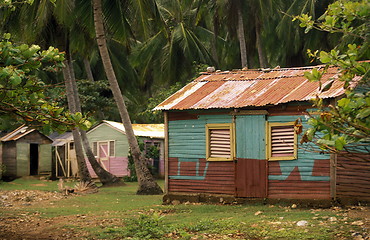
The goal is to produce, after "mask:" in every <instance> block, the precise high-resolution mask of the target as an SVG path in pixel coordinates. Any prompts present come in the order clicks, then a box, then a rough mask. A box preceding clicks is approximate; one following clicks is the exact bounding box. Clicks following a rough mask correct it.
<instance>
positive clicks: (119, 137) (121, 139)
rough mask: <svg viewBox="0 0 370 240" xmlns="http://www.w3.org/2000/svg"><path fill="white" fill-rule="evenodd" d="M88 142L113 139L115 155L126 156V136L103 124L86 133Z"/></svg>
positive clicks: (127, 148) (127, 146) (127, 147)
mask: <svg viewBox="0 0 370 240" xmlns="http://www.w3.org/2000/svg"><path fill="white" fill-rule="evenodd" d="M87 137H88V139H89V143H90V144H92V143H93V142H105V141H112V140H113V141H115V146H116V152H115V156H120V157H127V155H128V150H129V145H128V142H127V137H126V135H124V134H123V133H121V132H119V131H117V130H115V129H113V128H111V127H108V126H107V125H105V124H101V125H100V126H99V127H98V128H96V129H94V131H90V132H88V133H87Z"/></svg>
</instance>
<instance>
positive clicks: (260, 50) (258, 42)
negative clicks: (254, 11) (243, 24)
mask: <svg viewBox="0 0 370 240" xmlns="http://www.w3.org/2000/svg"><path fill="white" fill-rule="evenodd" d="M255 19H256V20H255V24H256V45H257V52H258V59H259V62H260V67H261V68H266V67H267V60H266V55H265V52H264V50H263V45H262V40H261V24H260V22H259V20H258V18H257V16H256V18H255Z"/></svg>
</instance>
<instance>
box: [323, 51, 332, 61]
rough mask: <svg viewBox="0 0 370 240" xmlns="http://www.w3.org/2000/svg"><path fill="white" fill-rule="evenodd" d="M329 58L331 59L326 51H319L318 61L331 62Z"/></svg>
mask: <svg viewBox="0 0 370 240" xmlns="http://www.w3.org/2000/svg"><path fill="white" fill-rule="evenodd" d="M331 60H332V59H331V57H330V55H329V54H328V53H327V52H325V51H321V52H320V61H321V62H322V63H329V62H331Z"/></svg>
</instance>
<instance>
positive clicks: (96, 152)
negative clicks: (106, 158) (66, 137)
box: [92, 142, 98, 156]
mask: <svg viewBox="0 0 370 240" xmlns="http://www.w3.org/2000/svg"><path fill="white" fill-rule="evenodd" d="M92 151H93V153H94V156H98V142H93V147H92Z"/></svg>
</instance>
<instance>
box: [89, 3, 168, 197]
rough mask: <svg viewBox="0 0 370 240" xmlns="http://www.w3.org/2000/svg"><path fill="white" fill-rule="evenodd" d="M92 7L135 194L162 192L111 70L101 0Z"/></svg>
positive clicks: (101, 54) (98, 42)
mask: <svg viewBox="0 0 370 240" xmlns="http://www.w3.org/2000/svg"><path fill="white" fill-rule="evenodd" d="M93 8H94V24H95V32H96V41H97V44H98V47H99V52H100V56H101V59H102V62H103V65H104V70H105V74H106V76H107V78H108V81H109V84H110V87H111V90H112V93H113V97H114V99H115V101H116V104H117V107H118V111H119V113H120V116H121V118H122V123H123V126H124V127H125V132H126V136H127V139H128V142H129V145H130V149H131V153H132V156H133V159H134V163H135V170H136V174H137V177H138V183H139V188H138V190H137V194H162V193H163V191H162V189H161V188H160V187H159V185H158V184H157V183H156V182H155V180H154V178H153V176H152V174H151V173H150V171H149V169H148V167H147V165H146V163H145V159H144V156H143V155H142V154H141V152H140V149H139V145H138V142H137V139H136V137H135V134H134V131H133V129H132V125H131V120H130V116H129V114H128V111H127V108H126V104H125V101H124V99H123V96H122V93H121V90H120V87H119V85H118V81H117V78H116V75H115V72H114V70H113V66H112V63H111V60H110V56H109V52H108V47H107V42H106V36H105V29H104V22H103V11H102V5H101V0H93Z"/></svg>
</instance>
